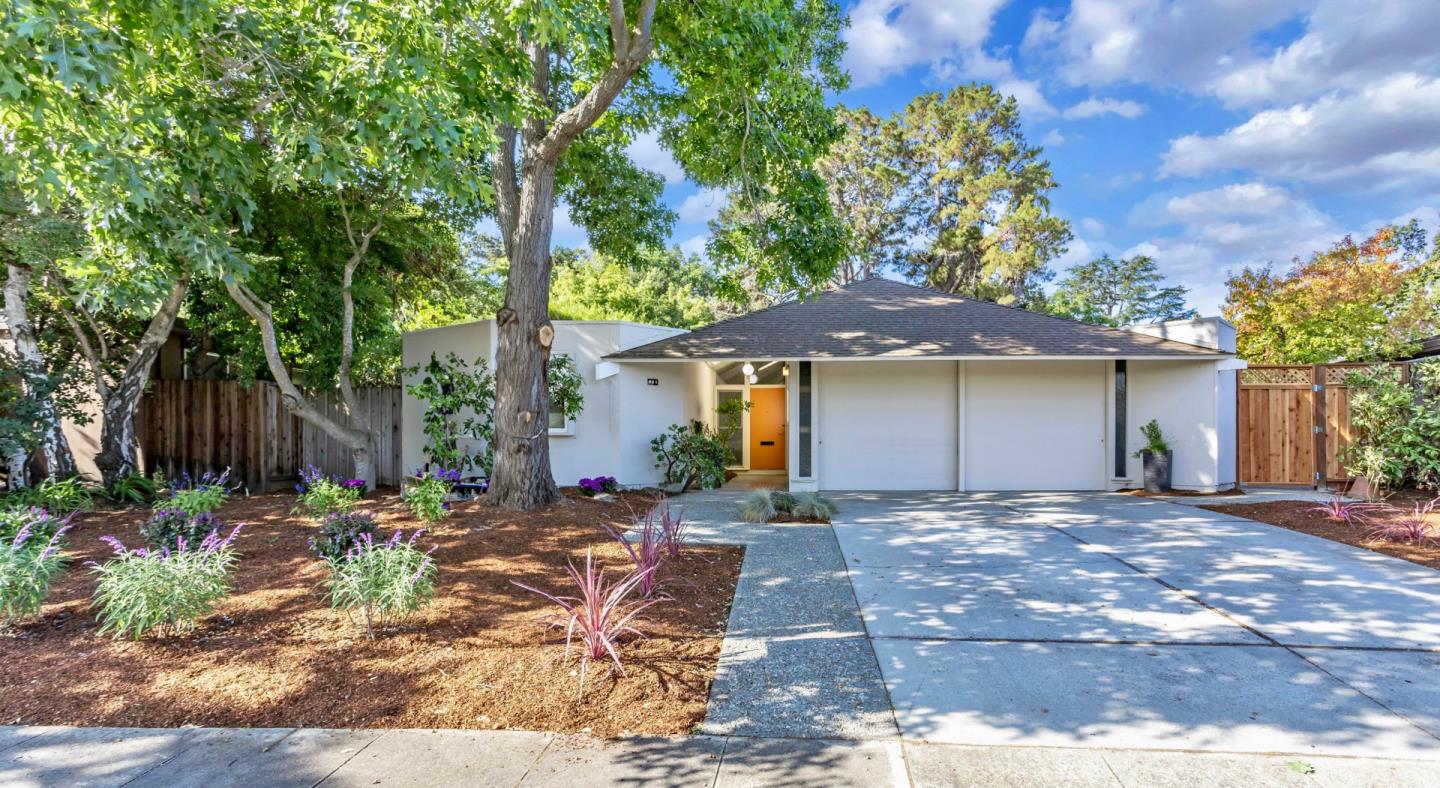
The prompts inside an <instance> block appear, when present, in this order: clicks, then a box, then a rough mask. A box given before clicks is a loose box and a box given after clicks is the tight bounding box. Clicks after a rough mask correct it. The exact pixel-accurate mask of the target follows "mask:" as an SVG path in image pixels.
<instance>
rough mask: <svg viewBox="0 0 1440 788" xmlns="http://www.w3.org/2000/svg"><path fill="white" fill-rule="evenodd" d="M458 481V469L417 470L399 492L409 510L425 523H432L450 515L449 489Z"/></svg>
mask: <svg viewBox="0 0 1440 788" xmlns="http://www.w3.org/2000/svg"><path fill="white" fill-rule="evenodd" d="M458 481H460V471H458V470H455V471H448V470H445V469H444V468H436V469H435V470H434V471H432V472H431V473H428V474H427V473H425V472H424V471H417V472H416V473H415V476H414V477H413V478H412V479H411V480H410V483H409V484H407V485H405V490H404V491H403V492H402V493H401V494H400V497H401V498H404V499H405V503H408V504H410V511H411V512H413V513H414V514H415V516H416V517H419V518H420V520H421V522H423V523H425V524H426V525H434V524H435V523H438V522H440V521H441V520H444V519H445V518H446V517H449V516H450V504H449V503H448V502H447V501H446V498H449V497H450V489H451V488H452V487H454V486H455V483H456V482H458Z"/></svg>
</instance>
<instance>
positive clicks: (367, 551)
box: [326, 530, 436, 640]
mask: <svg viewBox="0 0 1440 788" xmlns="http://www.w3.org/2000/svg"><path fill="white" fill-rule="evenodd" d="M422 533H424V531H423V530H420V531H416V532H415V533H414V534H412V535H411V537H410V539H409V540H408V541H401V533H400V532H399V531H396V532H395V534H394V535H393V536H391V537H390V539H389V541H386V542H376V541H375V539H374V537H372V536H371V535H370V534H368V533H362V534H360V537H359V541H358V542H357V543H356V544H355V546H354V547H352V548H350V550H349V551H347V552H346V554H345V555H344V556H343V557H335V558H330V559H328V560H327V562H326V563H327V564H328V565H329V567H330V604H331V605H332V606H333V607H337V608H343V609H345V610H357V609H358V610H361V611H363V612H364V614H365V635H366V637H368V638H370V639H371V640H374V639H375V628H374V622H376V621H380V622H382V623H386V622H390V623H393V622H396V621H399V620H400V619H402V618H404V617H405V616H407V615H409V614H411V613H413V612H415V611H416V610H419V609H420V606H421V605H423V604H425V603H426V602H427V601H429V600H430V599H431V597H433V596H435V571H436V569H435V560H434V559H433V558H431V557H430V554H429V553H422V552H420V550H419V549H418V548H416V547H415V540H416V539H418V538H419V537H420V534H422ZM431 552H433V548H432V550H431Z"/></svg>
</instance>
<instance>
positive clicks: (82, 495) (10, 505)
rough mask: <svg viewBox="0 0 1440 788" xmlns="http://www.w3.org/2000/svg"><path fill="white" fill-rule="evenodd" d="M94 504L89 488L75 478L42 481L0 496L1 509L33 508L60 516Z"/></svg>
mask: <svg viewBox="0 0 1440 788" xmlns="http://www.w3.org/2000/svg"><path fill="white" fill-rule="evenodd" d="M94 504H95V500H94V498H93V497H92V496H91V494H90V488H89V487H87V486H86V485H85V482H84V480H82V479H80V478H79V477H77V476H72V477H70V478H68V479H55V478H50V479H44V480H42V481H40V482H39V483H37V484H34V485H31V486H30V487H26V488H24V489H21V490H15V491H13V492H9V493H6V494H5V495H4V496H0V508H3V509H15V508H25V507H32V506H33V507H38V508H41V509H45V510H47V511H51V512H58V513H60V514H62V515H66V514H70V513H72V512H78V511H81V510H84V509H89V508H91V507H92V506H94Z"/></svg>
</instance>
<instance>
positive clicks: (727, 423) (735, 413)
mask: <svg viewBox="0 0 1440 788" xmlns="http://www.w3.org/2000/svg"><path fill="white" fill-rule="evenodd" d="M751 404H752V403H751V402H750V400H748V399H731V400H726V401H725V402H722V403H720V404H719V405H716V406H715V415H716V416H717V417H718V418H716V419H715V423H716V424H718V425H719V428H718V429H716V430H715V437H716V438H718V439H719V440H720V442H721V443H723V444H725V462H726V463H727V464H731V465H734V464H738V463H739V462H740V458H739V457H736V456H735V455H734V453H733V452H732V451H731V450H730V441H731V439H733V438H734V437H735V435H736V433H738V432H739V431H740V430H741V428H742V427H743V426H744V421H743V419H744V414H745V413H747V412H749V410H750V406H751Z"/></svg>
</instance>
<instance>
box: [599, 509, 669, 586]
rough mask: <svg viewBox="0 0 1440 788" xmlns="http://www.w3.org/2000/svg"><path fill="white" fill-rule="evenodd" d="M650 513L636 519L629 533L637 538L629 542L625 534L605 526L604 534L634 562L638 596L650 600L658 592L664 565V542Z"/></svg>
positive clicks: (661, 532)
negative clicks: (617, 544) (618, 545)
mask: <svg viewBox="0 0 1440 788" xmlns="http://www.w3.org/2000/svg"><path fill="white" fill-rule="evenodd" d="M653 515H654V513H653V512H652V513H651V514H650V515H647V516H645V517H636V518H635V526H634V527H633V528H631V529H630V533H632V534H635V535H637V536H638V537H639V538H638V539H636V540H635V541H630V540H629V539H626V538H625V534H622V533H620V532H619V531H617V530H615V529H614V528H611V527H610V526H608V525H607V526H605V530H606V532H608V533H609V534H610V536H612V537H614V539H615V541H617V542H619V543H620V546H621V547H623V548H625V552H627V553H629V554H630V560H631V561H633V562H635V572H636V573H637V574H640V575H641V578H640V582H639V583H638V584H637V585H636V586H635V588H636V590H637V591H639V592H640V596H642V597H645V598H646V599H651V598H653V597H654V596H655V594H656V592H658V591H659V590H660V565H661V564H663V563H665V557H666V552H665V540H664V533H663V531H662V530H661V528H660V523H659V522H658V521H657V520H656V519H655V517H654V516H653Z"/></svg>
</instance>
